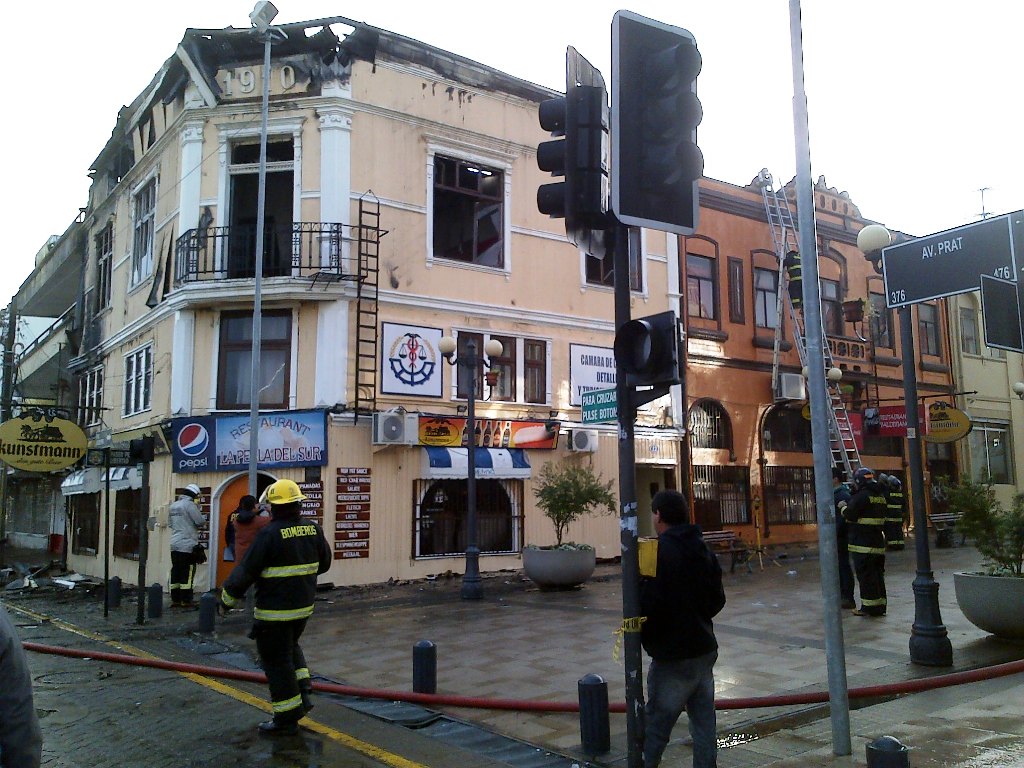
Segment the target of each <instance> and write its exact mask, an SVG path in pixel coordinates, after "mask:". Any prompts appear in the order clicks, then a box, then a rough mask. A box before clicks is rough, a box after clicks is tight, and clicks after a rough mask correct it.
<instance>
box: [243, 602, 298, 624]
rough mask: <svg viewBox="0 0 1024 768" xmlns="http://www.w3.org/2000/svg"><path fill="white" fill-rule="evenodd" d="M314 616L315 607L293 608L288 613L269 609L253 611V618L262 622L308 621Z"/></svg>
mask: <svg viewBox="0 0 1024 768" xmlns="http://www.w3.org/2000/svg"><path fill="white" fill-rule="evenodd" d="M312 615H313V606H312V605H308V606H306V607H305V608H292V609H291V610H287V611H272V610H269V609H267V608H257V609H256V610H255V611H253V614H252V616H253V618H254V619H259V620H260V621H295V620H297V619H308V618H309V617H310V616H312Z"/></svg>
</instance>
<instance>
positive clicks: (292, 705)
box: [270, 696, 302, 715]
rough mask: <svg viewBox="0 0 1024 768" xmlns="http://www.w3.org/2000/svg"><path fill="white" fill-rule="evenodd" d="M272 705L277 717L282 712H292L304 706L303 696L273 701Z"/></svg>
mask: <svg viewBox="0 0 1024 768" xmlns="http://www.w3.org/2000/svg"><path fill="white" fill-rule="evenodd" d="M270 705H271V706H272V707H273V708H274V714H275V715H276V714H279V713H281V712H291V711H292V710H293V709H298V708H299V707H301V706H302V696H292V697H291V698H290V699H285V700H284V701H272V702H270Z"/></svg>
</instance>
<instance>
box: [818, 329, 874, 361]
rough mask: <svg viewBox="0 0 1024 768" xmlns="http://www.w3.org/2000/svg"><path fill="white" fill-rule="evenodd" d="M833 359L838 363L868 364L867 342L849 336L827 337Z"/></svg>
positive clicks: (826, 340)
mask: <svg viewBox="0 0 1024 768" xmlns="http://www.w3.org/2000/svg"><path fill="white" fill-rule="evenodd" d="M825 342H826V343H827V344H828V349H829V352H831V353H832V359H833V360H835V361H836V362H843V363H854V364H857V365H861V364H864V363H867V362H868V351H869V347H868V344H867V343H866V342H863V341H861V340H860V339H856V338H851V337H849V336H826V337H825Z"/></svg>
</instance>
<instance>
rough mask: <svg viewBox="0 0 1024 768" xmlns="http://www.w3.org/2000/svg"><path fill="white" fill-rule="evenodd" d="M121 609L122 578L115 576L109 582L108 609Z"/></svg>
mask: <svg viewBox="0 0 1024 768" xmlns="http://www.w3.org/2000/svg"><path fill="white" fill-rule="evenodd" d="M120 607H121V577H120V576H115V577H114V578H112V579H110V581H108V582H107V608H120Z"/></svg>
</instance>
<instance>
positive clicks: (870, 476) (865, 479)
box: [853, 467, 875, 488]
mask: <svg viewBox="0 0 1024 768" xmlns="http://www.w3.org/2000/svg"><path fill="white" fill-rule="evenodd" d="M874 479H875V473H874V470H871V469H868V468H867V467H861V468H860V469H858V470H857V471H856V472H854V473H853V484H854V486H856V487H857V488H863V487H864V486H865V485H867V484H868V483H870V482H871V481H872V480H874Z"/></svg>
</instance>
